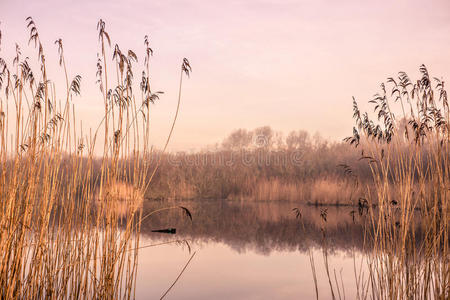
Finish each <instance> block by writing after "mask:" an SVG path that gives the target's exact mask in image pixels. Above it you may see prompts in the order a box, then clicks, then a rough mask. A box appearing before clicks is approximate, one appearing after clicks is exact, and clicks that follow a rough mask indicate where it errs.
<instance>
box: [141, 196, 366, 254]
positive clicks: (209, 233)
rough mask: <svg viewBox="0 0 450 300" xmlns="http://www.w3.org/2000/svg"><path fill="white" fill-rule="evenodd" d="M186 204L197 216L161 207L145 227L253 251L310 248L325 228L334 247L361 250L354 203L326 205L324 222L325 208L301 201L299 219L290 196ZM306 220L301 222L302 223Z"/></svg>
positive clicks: (147, 208) (157, 236) (149, 206)
mask: <svg viewBox="0 0 450 300" xmlns="http://www.w3.org/2000/svg"><path fill="white" fill-rule="evenodd" d="M176 204H177V205H183V206H185V207H188V208H189V209H190V210H191V211H192V214H193V222H191V221H190V220H189V219H188V218H186V217H184V216H183V213H182V212H181V211H177V210H172V211H163V212H161V213H159V214H155V215H152V216H151V217H150V218H147V219H145V220H144V221H143V223H142V228H141V232H142V234H143V235H144V236H146V237H150V238H151V239H152V240H154V241H164V240H169V239H173V238H174V236H168V235H166V234H163V233H155V232H152V230H159V229H164V228H176V229H177V234H176V235H175V236H176V238H179V239H189V240H192V241H193V242H194V243H195V242H197V243H202V242H203V243H204V242H208V241H213V242H220V243H224V244H226V245H228V246H230V247H231V248H232V249H234V250H235V251H237V252H245V251H254V252H256V253H259V254H265V255H269V254H270V253H271V252H273V251H295V250H301V251H306V250H307V249H309V248H310V247H320V246H321V245H322V244H323V236H324V234H326V240H327V245H328V247H329V249H330V250H341V251H342V250H343V251H346V250H350V249H353V248H357V249H359V250H362V244H363V240H364V230H363V226H362V225H361V222H354V221H353V217H352V215H351V214H350V212H351V211H352V210H353V208H351V207H343V208H338V207H329V208H327V218H326V219H327V220H326V222H325V221H324V220H323V219H322V218H321V216H320V215H321V211H322V210H323V208H318V207H312V206H301V207H300V210H301V214H302V217H301V220H300V219H297V218H296V215H295V213H294V212H293V211H292V209H293V207H295V206H296V205H295V204H293V203H290V202H277V203H274V202H250V203H240V202H231V201H219V200H211V201H189V202H180V203H176ZM171 205H173V204H168V203H154V202H153V203H152V202H147V203H145V204H144V207H143V209H144V213H143V214H144V215H146V214H147V213H149V212H151V211H154V210H155V209H158V208H161V207H164V206H171ZM302 222H303V225H302Z"/></svg>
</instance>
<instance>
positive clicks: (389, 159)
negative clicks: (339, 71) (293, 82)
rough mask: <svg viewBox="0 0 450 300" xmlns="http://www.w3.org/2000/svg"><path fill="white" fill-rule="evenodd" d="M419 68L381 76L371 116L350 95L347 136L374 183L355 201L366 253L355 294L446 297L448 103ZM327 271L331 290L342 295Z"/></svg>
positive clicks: (440, 85) (436, 82)
mask: <svg viewBox="0 0 450 300" xmlns="http://www.w3.org/2000/svg"><path fill="white" fill-rule="evenodd" d="M420 74H421V77H420V78H419V79H418V80H416V81H412V80H411V79H410V78H409V77H408V75H407V74H406V73H404V72H400V73H399V75H398V78H395V79H394V78H389V79H388V81H387V83H386V84H382V85H381V92H380V93H378V94H376V95H375V97H374V99H373V100H371V101H370V103H371V104H373V105H374V114H375V118H371V116H370V115H369V113H363V112H361V111H360V109H359V107H358V104H357V102H356V100H354V101H353V113H354V114H353V117H354V119H355V121H356V126H355V127H354V129H353V136H351V137H348V138H346V141H347V142H349V143H350V144H353V145H355V146H357V147H359V148H362V149H361V150H362V151H361V158H360V159H361V160H364V161H366V162H367V164H368V166H369V167H370V169H371V172H372V176H373V187H374V192H373V193H366V198H363V199H360V202H359V215H361V218H360V219H359V220H360V221H361V222H362V223H363V224H364V226H365V237H364V240H365V243H364V244H365V249H366V250H367V255H366V257H365V258H364V261H363V262H361V264H360V267H356V263H355V278H356V282H357V284H356V289H357V296H358V299H448V298H449V297H450V283H449V279H450V272H449V265H448V264H449V258H450V257H449V254H450V253H449V239H448V235H449V221H450V219H449V210H450V208H449V193H450V161H449V159H450V152H449V145H450V142H449V141H450V140H449V129H450V127H449V105H448V99H447V92H446V90H445V88H444V82H443V81H442V80H440V79H437V78H432V77H431V76H430V75H429V73H428V70H427V69H426V67H425V66H424V65H422V66H421V67H420ZM325 221H326V220H325ZM324 236H325V234H324ZM326 255H327V241H326V238H324V257H325V258H326ZM324 261H325V264H326V268H327V270H328V268H329V266H328V262H327V260H326V259H325V260H324ZM362 264H364V265H365V266H367V269H366V270H367V273H364V271H362V270H363V269H362V268H361V266H362ZM312 267H313V273H314V269H315V267H314V264H312ZM332 277H333V276H332V275H331V276H330V274H328V279H329V286H330V289H331V292H332V295H333V296H332V297H333V298H334V299H336V298H341V295H340V294H339V292H336V291H339V290H338V289H339V287H340V283H339V282H338V280H337V279H336V280H334V279H333V278H332ZM316 287H317V285H316ZM341 288H342V285H341ZM346 288H348V287H346ZM316 291H317V289H316ZM318 293H320V291H318V292H317V296H318Z"/></svg>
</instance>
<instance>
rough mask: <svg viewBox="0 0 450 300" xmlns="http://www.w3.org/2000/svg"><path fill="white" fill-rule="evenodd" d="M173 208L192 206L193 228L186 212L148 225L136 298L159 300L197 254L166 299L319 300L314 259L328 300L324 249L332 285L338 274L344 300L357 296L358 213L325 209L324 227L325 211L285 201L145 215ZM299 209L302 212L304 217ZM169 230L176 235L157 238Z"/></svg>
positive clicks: (148, 207)
mask: <svg viewBox="0 0 450 300" xmlns="http://www.w3.org/2000/svg"><path fill="white" fill-rule="evenodd" d="M172 205H183V206H185V207H187V208H189V210H190V211H191V212H192V215H193V222H191V221H190V220H189V219H188V218H186V217H185V216H184V215H183V213H182V212H181V211H165V212H161V213H159V214H158V215H157V216H152V217H151V218H148V219H146V220H144V222H143V224H142V236H141V246H149V247H146V248H143V249H141V250H140V252H139V271H138V276H137V281H136V298H137V299H159V298H160V297H161V296H162V295H163V294H164V292H165V291H166V290H167V289H168V288H169V286H170V285H171V284H172V283H173V282H174V280H175V279H176V277H177V276H178V274H179V273H180V271H181V269H182V268H183V267H184V265H185V264H186V262H187V261H188V260H189V258H190V257H191V255H192V253H194V252H195V256H194V258H193V259H192V261H191V262H190V264H189V265H188V267H187V268H186V270H185V272H184V273H183V275H182V276H181V278H180V279H179V281H178V282H177V283H176V285H175V286H174V287H173V288H172V290H171V291H170V292H169V294H168V295H167V296H166V299H315V297H316V296H315V287H314V281H313V275H312V270H311V262H310V258H311V257H313V259H314V262H315V267H316V273H317V280H318V288H319V298H320V299H329V298H331V292H330V287H329V282H328V278H327V276H326V269H325V264H324V249H327V253H328V263H329V270H330V274H331V276H332V280H333V281H334V280H335V277H334V276H335V275H334V274H335V273H336V277H337V280H338V281H339V283H340V285H341V284H342V283H343V285H344V288H345V290H344V291H343V290H342V289H341V290H340V291H339V292H340V293H341V296H342V299H343V298H344V297H343V294H344V292H345V297H346V298H347V299H354V298H355V297H356V295H355V292H356V285H355V271H354V266H355V264H356V269H357V270H359V268H360V265H361V260H362V257H363V254H362V252H361V251H362V249H361V247H362V243H363V229H362V227H361V226H360V225H358V222H356V223H355V222H354V221H353V217H352V215H351V213H350V212H351V211H352V210H353V208H350V207H348V208H347V207H346V208H334V207H331V208H328V209H327V211H326V219H327V220H326V222H325V221H324V218H323V217H321V216H320V215H321V212H322V213H323V212H324V211H323V209H324V208H315V207H307V206H299V205H296V204H295V203H288V202H279V203H274V202H258V203H254V202H252V203H241V202H231V201H221V200H211V201H189V202H177V203H155V202H147V203H145V204H144V215H145V214H146V213H148V212H151V211H152V210H154V209H156V208H159V207H165V206H172ZM294 207H299V208H300V211H301V213H302V217H301V219H298V218H296V216H295V213H294V212H293V211H292V209H293V208H294ZM302 222H303V224H302ZM165 228H176V229H177V233H176V234H164V233H154V232H152V230H155V229H165ZM176 240H178V241H179V242H174V243H168V244H163V245H158V246H151V245H154V244H159V243H164V242H171V241H176ZM183 240H187V241H188V243H189V246H187V243H185V242H182V241H183ZM362 270H363V272H364V270H365V268H364V265H363V268H362ZM333 283H334V282H333ZM334 292H335V294H336V296H337V293H338V291H337V290H336V288H335V291H334Z"/></svg>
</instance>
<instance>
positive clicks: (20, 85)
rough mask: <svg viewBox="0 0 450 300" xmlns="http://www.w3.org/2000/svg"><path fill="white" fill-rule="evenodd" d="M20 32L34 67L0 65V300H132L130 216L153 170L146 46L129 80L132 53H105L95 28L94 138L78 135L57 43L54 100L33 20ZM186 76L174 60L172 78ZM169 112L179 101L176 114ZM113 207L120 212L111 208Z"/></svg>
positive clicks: (134, 223)
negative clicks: (97, 112) (58, 77)
mask: <svg viewBox="0 0 450 300" xmlns="http://www.w3.org/2000/svg"><path fill="white" fill-rule="evenodd" d="M27 27H28V29H29V31H30V38H29V43H30V44H31V45H33V46H35V48H36V50H37V54H38V55H37V61H31V60H30V59H29V58H28V57H23V56H22V53H21V48H20V47H19V46H18V45H16V55H15V57H14V58H13V61H12V64H9V63H8V62H7V60H5V59H3V58H0V91H1V92H2V93H1V94H0V298H2V299H25V298H27V299H40V298H46V299H47V298H48V299H61V298H76V299H78V298H84V299H117V298H127V299H129V298H132V297H133V296H134V290H135V276H136V271H137V263H138V249H139V232H140V220H141V219H142V216H141V214H142V213H141V211H140V210H139V207H140V206H141V203H142V201H143V196H142V195H144V194H145V191H146V190H147V189H148V185H149V182H150V181H151V178H152V177H153V175H154V173H155V172H156V169H157V167H158V164H153V165H152V166H150V164H149V163H148V162H147V160H146V157H147V156H148V155H150V149H149V128H150V124H149V114H150V107H151V104H152V103H154V102H155V101H156V100H157V99H158V97H159V95H160V94H161V92H154V91H153V90H152V89H150V80H149V62H150V57H151V55H152V53H153V51H152V49H151V48H150V47H149V42H148V38H147V37H145V39H144V45H145V49H144V51H145V55H144V57H145V59H144V66H143V68H142V70H141V71H142V77H141V80H140V82H139V83H135V82H134V76H133V73H134V69H135V68H136V66H135V65H136V64H137V62H138V57H137V55H136V54H135V53H134V52H133V51H132V50H128V51H126V52H122V51H121V49H120V47H119V45H117V44H116V45H115V46H114V50H113V53H112V54H113V55H111V53H110V44H111V39H110V36H109V34H108V33H107V31H106V25H105V22H104V21H103V20H100V21H99V22H98V25H97V29H98V33H99V42H100V45H99V49H100V50H99V54H98V62H97V83H98V85H99V88H100V94H101V97H102V100H103V103H104V115H103V119H101V120H99V121H100V123H99V126H98V128H96V130H91V131H86V130H85V131H83V127H82V124H81V121H80V120H79V119H77V117H76V114H75V109H74V106H75V105H74V104H75V102H76V100H75V97H77V96H79V95H80V93H81V82H82V78H81V76H79V75H76V76H74V77H73V80H70V79H69V78H70V76H71V75H70V71H69V69H68V68H67V65H66V61H65V57H64V48H63V42H62V40H61V39H58V40H57V41H56V42H55V44H56V49H55V50H54V51H58V54H59V65H60V66H61V70H62V74H63V75H62V76H63V78H65V87H63V88H62V90H64V92H63V94H56V91H57V89H56V86H55V83H54V82H53V81H52V80H51V79H50V74H48V68H47V64H48V63H49V61H48V60H47V59H46V58H47V57H46V56H45V52H44V44H43V43H42V42H41V38H40V35H39V32H38V30H37V26H36V23H35V22H34V20H33V19H32V18H27ZM0 37H1V34H0ZM0 43H1V40H0ZM111 56H112V57H113V60H112V61H111V60H110V59H108V58H109V57H111ZM34 65H37V66H38V68H36V69H34V68H33V67H32V66H34ZM111 70H115V74H114V75H113V72H111ZM189 72H190V65H189V62H188V61H187V60H186V59H184V60H183V64H182V67H181V76H183V74H187V75H188V74H189ZM108 78H113V80H109V79H108ZM181 78H182V77H181ZM113 81H114V82H115V83H113ZM58 88H60V89H58V91H60V90H61V87H58ZM180 89H181V81H180ZM135 91H140V92H137V93H136V92H135ZM180 95H181V94H180ZM60 99H62V100H60ZM179 103H180V96H179V98H178V108H179ZM178 108H177V114H178ZM175 119H176V118H175ZM175 119H174V123H173V125H174V124H175ZM173 125H172V130H173ZM101 128H103V129H104V130H103V153H102V154H101V156H100V157H101V167H100V168H98V166H97V165H96V164H97V163H98V161H99V160H98V159H97V158H96V157H97V156H96V155H95V149H96V145H97V144H98V143H97V141H98V140H99V138H98V136H100V135H101V134H100V129H101ZM172 130H171V132H170V134H171V133H172ZM86 132H89V134H86ZM169 136H170V135H169ZM10 137H11V139H10ZM168 140H169V139H168ZM168 140H167V143H168ZM167 143H166V145H165V147H167ZM164 150H165V149H164ZM97 170H100V171H98V172H97ZM118 203H122V204H124V203H125V205H122V208H120V209H114V206H118Z"/></svg>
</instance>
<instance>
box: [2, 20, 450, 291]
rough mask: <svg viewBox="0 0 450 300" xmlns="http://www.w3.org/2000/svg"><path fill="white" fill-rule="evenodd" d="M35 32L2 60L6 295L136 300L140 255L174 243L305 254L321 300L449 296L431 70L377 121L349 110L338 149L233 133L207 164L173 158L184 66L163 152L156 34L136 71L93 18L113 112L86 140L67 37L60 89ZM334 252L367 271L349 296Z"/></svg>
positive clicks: (445, 147)
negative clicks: (158, 140)
mask: <svg viewBox="0 0 450 300" xmlns="http://www.w3.org/2000/svg"><path fill="white" fill-rule="evenodd" d="M27 28H28V30H29V44H30V46H31V47H34V48H35V52H36V53H35V54H37V55H36V56H34V57H37V60H33V59H30V58H28V57H24V55H22V50H21V47H20V46H19V45H16V55H15V57H13V58H12V62H11V63H9V61H8V60H6V59H3V58H0V91H1V92H2V93H1V95H0V250H1V251H0V282H1V283H0V286H1V288H0V295H1V296H0V297H1V298H2V299H3V298H4V299H24V298H33V299H37V298H52V299H53V298H54V299H61V298H74V299H75V298H85V299H91V298H96V299H103V298H108V299H116V298H124V299H129V298H134V297H136V291H138V293H137V295H138V296H139V295H141V296H142V294H140V293H139V286H137V285H136V284H137V282H139V279H138V265H139V262H138V257H139V255H138V254H139V252H140V250H141V249H143V248H150V247H152V246H155V245H159V244H161V243H164V244H171V243H173V244H176V245H181V246H182V247H187V248H188V251H189V252H190V251H191V250H192V249H191V248H192V247H193V246H196V245H201V244H202V243H208V242H211V241H213V242H215V243H223V244H226V245H229V246H230V247H232V248H233V249H234V250H236V251H238V252H239V253H245V252H246V251H253V252H257V253H260V254H261V253H262V254H264V255H269V254H271V253H272V252H276V251H289V252H293V251H299V252H300V253H302V254H306V255H307V261H308V264H309V267H310V268H311V276H310V281H309V283H308V285H309V286H311V291H313V293H314V295H315V296H316V297H317V298H319V297H320V296H321V295H323V294H324V293H325V294H326V295H327V296H329V297H331V298H333V299H337V298H339V299H345V292H344V291H347V295H352V296H354V297H355V298H357V299H405V298H407V299H430V298H434V299H448V297H449V293H450V287H449V286H450V285H449V279H450V272H449V268H448V260H449V240H448V234H449V227H448V226H449V206H448V198H449V193H450V161H449V159H450V154H449V145H450V139H449V105H448V99H447V92H446V90H445V87H444V81H442V80H440V79H436V78H433V77H432V76H430V74H429V73H428V70H427V69H426V68H425V66H421V67H420V69H419V71H420V78H419V79H418V80H415V81H414V80H411V79H410V78H409V77H408V75H407V74H405V73H403V72H400V73H399V75H398V77H397V78H389V79H388V80H387V82H386V84H382V85H381V91H380V93H379V94H377V95H375V97H374V99H372V100H371V101H370V103H371V104H373V109H374V111H373V112H371V113H365V112H362V111H361V110H360V108H359V106H358V103H357V102H356V100H354V101H353V112H354V115H353V117H354V119H355V122H356V125H355V127H354V129H353V135H352V136H350V137H348V138H346V139H345V141H343V142H327V141H325V140H324V139H322V138H321V137H320V136H319V135H315V136H313V137H311V136H310V135H309V134H308V133H306V132H304V131H293V132H291V133H290V134H289V135H288V136H287V137H283V136H282V134H280V133H278V132H275V131H274V130H272V129H271V128H270V127H268V126H266V127H260V128H256V129H254V130H252V131H247V130H245V129H239V130H235V131H234V132H232V133H231V135H230V136H229V137H227V138H226V139H225V140H224V141H223V143H222V144H220V145H217V146H215V147H213V148H210V149H208V150H204V151H199V152H197V153H185V152H180V153H166V150H167V146H168V143H169V140H170V138H171V136H172V133H173V130H174V126H175V122H176V119H177V116H178V113H179V109H180V100H181V88H182V82H183V78H185V77H186V76H189V74H190V72H191V66H190V64H189V61H188V60H187V59H183V60H182V64H181V68H180V74H179V75H180V79H179V80H180V81H179V94H178V98H177V107H176V111H175V116H174V119H173V120H172V123H171V128H170V131H169V133H168V137H167V140H166V141H165V143H164V145H163V147H162V149H161V150H159V151H157V150H154V149H153V148H151V147H150V134H149V132H150V125H151V122H150V112H151V108H152V104H154V103H155V102H157V101H158V99H159V97H161V95H162V92H160V91H156V90H154V88H153V86H152V85H151V82H150V77H149V70H150V60H151V57H152V55H153V50H152V49H151V47H150V41H149V38H148V37H147V36H145V38H144V39H143V45H144V48H143V49H142V50H143V55H142V56H139V57H143V59H139V60H138V55H137V54H136V53H135V52H134V51H132V50H126V51H125V50H123V48H121V47H119V45H117V44H116V45H114V46H112V45H111V38H110V36H109V33H108V32H107V30H106V24H105V22H104V21H102V20H100V21H99V22H98V25H97V30H98V41H99V52H98V54H97V64H96V70H97V72H96V75H97V84H98V88H99V95H100V96H99V98H100V99H101V101H103V103H104V115H103V116H102V118H101V119H100V120H99V123H98V127H96V128H93V129H86V128H84V127H83V124H82V122H81V120H80V119H78V118H77V115H76V110H75V103H76V99H77V97H80V96H81V85H82V77H81V76H79V75H74V74H72V73H71V72H72V70H70V69H69V68H68V65H69V64H67V65H66V61H65V56H64V48H63V41H62V40H61V39H58V40H56V42H55V48H54V49H53V51H57V53H58V57H59V59H58V61H56V62H54V63H55V64H58V65H59V66H60V70H59V72H60V73H59V74H55V75H54V76H58V78H63V79H64V80H63V82H64V84H63V86H62V87H61V86H58V88H57V87H56V83H55V82H56V81H52V79H51V76H50V74H49V72H48V64H49V63H50V62H49V61H48V60H46V55H45V53H46V52H45V51H44V48H45V50H46V51H48V49H47V47H46V45H43V43H42V42H41V39H40V35H39V32H38V30H37V26H36V23H35V22H34V20H33V19H32V18H27ZM0 46H1V34H0ZM0 53H1V52H0ZM111 58H112V60H111ZM139 63H141V65H139ZM136 69H137V70H138V71H139V72H140V73H139V74H141V76H140V78H139V77H138V76H135V74H138V73H136ZM136 78H139V79H138V80H136ZM56 91H58V93H57V92H56ZM61 91H63V92H62V93H61ZM169 121H170V120H169ZM355 146H356V147H355ZM99 149H101V150H100V155H99V152H98V151H99ZM193 220H194V221H193ZM167 228H175V229H176V230H167ZM155 230H156V231H159V232H155ZM175 232H176V233H177V236H176V238H175V239H170V238H169V236H168V235H167V233H175ZM164 233H166V235H164ZM142 238H144V239H145V241H146V242H149V243H150V244H144V245H143V244H142V243H141V239H142ZM336 251H341V252H345V253H347V254H348V255H350V257H353V258H354V260H355V257H356V256H358V257H359V259H360V266H364V268H363V267H361V268H359V269H357V268H356V267H355V268H354V270H352V273H353V274H352V276H354V278H355V281H354V282H353V283H352V286H348V285H345V284H344V281H346V280H344V279H343V277H342V274H341V275H340V277H339V276H338V275H337V272H336V268H334V266H333V265H332V260H331V262H330V261H329V259H328V258H329V257H332V256H333V253H335V252H336ZM318 254H320V255H321V256H322V258H323V260H322V261H323V264H324V266H325V268H324V269H323V270H322V274H319V273H318V272H320V271H318V264H317V262H318V261H317V255H318ZM192 257H193V256H191V257H190V259H189V260H188V262H187V264H186V266H185V267H184V268H183V269H182V272H181V273H180V274H179V275H178V277H176V280H175V282H174V284H175V283H176V282H177V281H178V279H179V278H180V275H181V274H182V273H183V272H184V270H185V269H186V267H187V266H188V264H189V263H190V261H191V260H192ZM315 257H316V260H315ZM216 259H217V260H220V257H217V258H216ZM145 274H148V273H145ZM268 276H270V275H268ZM318 278H319V280H318ZM320 278H322V279H324V280H325V281H326V284H325V285H322V284H321V283H320ZM174 284H172V285H171V286H169V289H168V290H167V291H169V290H170V289H171V288H172V287H173V286H174ZM350 290H351V291H352V292H349V291H350ZM159 295H162V297H165V296H166V295H167V292H166V293H162V292H161V293H160V294H159Z"/></svg>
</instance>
